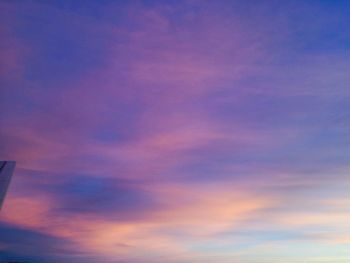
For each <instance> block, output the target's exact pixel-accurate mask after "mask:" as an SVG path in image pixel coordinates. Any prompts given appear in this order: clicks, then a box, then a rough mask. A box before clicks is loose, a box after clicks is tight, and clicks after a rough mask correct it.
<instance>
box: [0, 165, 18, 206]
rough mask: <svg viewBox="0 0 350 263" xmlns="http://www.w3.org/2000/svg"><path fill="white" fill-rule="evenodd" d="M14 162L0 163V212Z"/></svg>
mask: <svg viewBox="0 0 350 263" xmlns="http://www.w3.org/2000/svg"><path fill="white" fill-rule="evenodd" d="M15 165H16V162H14V161H0V210H1V207H2V204H3V203H4V200H5V196H6V192H7V189H8V187H9V184H10V181H11V177H12V174H13V171H14V169H15Z"/></svg>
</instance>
